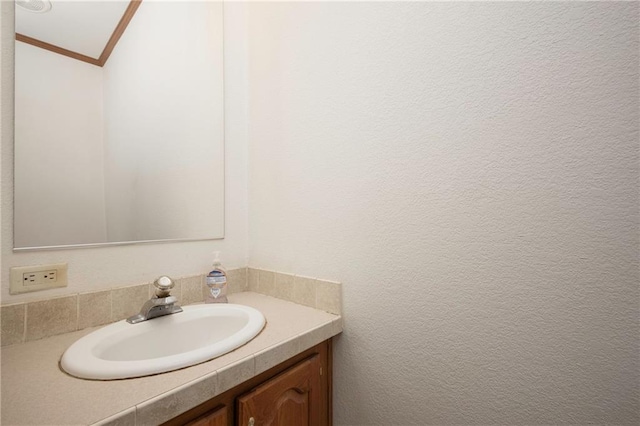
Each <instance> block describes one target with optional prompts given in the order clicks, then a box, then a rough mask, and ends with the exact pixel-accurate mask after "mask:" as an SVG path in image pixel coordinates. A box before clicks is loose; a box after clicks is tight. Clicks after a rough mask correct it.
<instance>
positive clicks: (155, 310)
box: [127, 275, 182, 324]
mask: <svg viewBox="0 0 640 426" xmlns="http://www.w3.org/2000/svg"><path fill="white" fill-rule="evenodd" d="M153 285H154V286H155V287H156V295H155V296H154V297H152V298H151V299H149V300H147V301H146V302H145V303H144V305H143V306H142V309H140V313H139V314H137V315H134V316H132V317H129V318H127V322H128V323H130V324H137V323H139V322H142V321H146V320H150V319H152V318H157V317H162V316H165V315H171V314H177V313H178V312H182V308H181V307H180V306H179V305H178V303H177V302H178V299H176V298H175V297H174V296H171V295H170V294H169V293H171V289H172V288H173V287H174V286H175V283H174V282H173V280H172V279H171V278H169V277H167V276H165V275H163V276H161V277H160V278H158V279H157V280H155V281H154V282H153Z"/></svg>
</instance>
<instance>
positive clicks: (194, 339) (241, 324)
mask: <svg viewBox="0 0 640 426" xmlns="http://www.w3.org/2000/svg"><path fill="white" fill-rule="evenodd" d="M182 309H183V311H182V312H180V313H177V314H172V315H167V316H163V317H159V318H154V319H151V320H148V321H144V322H141V323H138V324H129V323H128V322H126V321H125V320H122V321H120V322H117V323H114V324H111V325H108V326H106V327H103V328H101V329H99V330H96V331H94V332H93V333H90V334H87V335H86V336H84V337H82V338H81V339H79V340H78V341H76V342H75V343H73V344H72V345H71V346H70V347H69V349H67V350H66V351H65V353H64V355H62V360H61V361H60V365H61V366H62V369H63V370H64V371H66V372H67V373H69V374H71V375H72V376H76V377H80V378H83V379H98V380H112V379H125V378H130V377H140V376H148V375H150V374H157V373H164V372H167V371H171V370H176V369H179V368H183V367H188V366H190V365H194V364H198V363H200V362H204V361H207V360H210V359H213V358H216V357H218V356H220V355H224V354H225V353H227V352H230V351H232V350H234V349H236V348H238V347H239V346H242V345H244V344H245V343H247V342H248V341H250V340H251V339H253V338H254V337H255V336H257V335H258V333H260V331H261V330H262V328H263V327H264V324H265V319H264V315H262V313H261V312H260V311H258V310H256V309H253V308H250V307H248V306H243V305H234V304H226V303H225V304H208V305H193V306H183V308H182Z"/></svg>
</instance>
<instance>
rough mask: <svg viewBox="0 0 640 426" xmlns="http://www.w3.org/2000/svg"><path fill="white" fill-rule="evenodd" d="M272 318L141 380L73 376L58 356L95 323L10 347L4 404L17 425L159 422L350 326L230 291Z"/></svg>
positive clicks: (8, 421) (5, 352) (5, 355)
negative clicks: (232, 342) (242, 339)
mask: <svg viewBox="0 0 640 426" xmlns="http://www.w3.org/2000/svg"><path fill="white" fill-rule="evenodd" d="M229 301H230V302H231V303H237V304H241V305H247V306H251V307H254V308H256V309H258V310H259V311H261V312H262V313H263V314H264V316H265V318H266V320H267V325H266V326H265V328H264V329H263V330H262V332H261V333H260V334H259V335H258V336H257V337H255V338H254V339H253V340H251V341H250V342H249V343H247V344H246V345H244V346H242V347H240V348H238V349H236V350H234V351H232V352H229V353H228V354H226V355H223V356H221V357H218V358H216V359H213V360H211V361H207V362H204V363H201V364H198V365H194V366H192V367H187V368H183V369H180V370H176V371H172V372H168V373H163V374H158V375H154V376H148V377H140V378H136V379H123V380H110V381H96V380H84V379H77V378H75V377H71V376H69V375H68V374H66V373H64V372H63V371H61V370H60V368H59V366H58V363H59V361H60V357H61V356H62V354H63V353H64V351H65V350H66V349H67V348H68V347H69V346H70V345H71V344H72V343H73V342H75V341H76V340H78V339H79V338H80V337H82V336H84V335H86V334H88V333H90V332H92V331H94V330H96V328H89V329H85V330H81V331H76V332H73V333H67V334H61V335H58V336H54V337H49V338H46V339H42V340H36V341H32V342H27V343H22V344H17V345H13V346H8V347H5V348H2V370H1V373H2V379H1V383H0V385H1V386H2V394H1V398H2V407H1V408H2V410H1V421H0V423H1V424H2V425H5V426H9V425H91V424H100V425H104V424H113V425H116V424H117V425H157V424H159V423H162V422H164V421H167V420H169V419H171V418H173V417H175V416H177V415H178V414H181V413H183V412H185V411H187V410H189V409H191V408H193V407H195V406H197V405H199V404H201V403H203V402H205V401H207V400H209V399H211V398H213V397H214V396H216V395H219V394H221V393H222V392H224V391H226V390H228V389H231V388H232V387H234V386H236V385H238V384H240V383H242V382H244V381H246V380H248V379H250V378H251V377H253V376H255V375H258V374H260V373H262V372H263V371H266V370H268V369H269V368H271V367H274V366H276V365H278V364H279V363H281V362H283V361H285V360H287V359H289V358H291V357H292V356H294V355H296V354H298V353H300V352H302V351H304V350H306V349H308V348H310V347H312V346H315V345H316V344H318V343H320V342H322V341H324V340H326V339H328V338H330V337H332V336H335V335H336V334H338V333H340V332H341V331H342V318H341V317H340V316H339V315H333V314H329V313H327V312H323V311H320V310H318V309H313V308H309V307H306V306H301V305H297V304H295V303H292V302H287V301H284V300H280V299H276V298H274V297H270V296H265V295H262V294H258V293H252V292H244V293H236V294H232V295H230V296H229Z"/></svg>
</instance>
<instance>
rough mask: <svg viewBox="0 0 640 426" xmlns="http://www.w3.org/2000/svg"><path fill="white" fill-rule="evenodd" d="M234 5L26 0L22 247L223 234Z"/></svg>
mask: <svg viewBox="0 0 640 426" xmlns="http://www.w3.org/2000/svg"><path fill="white" fill-rule="evenodd" d="M222 8H223V6H222V3H221V2H211V1H202V2H195V1H153V0H144V1H141V0H133V1H128V0H127V1H122V0H115V1H108V0H106V1H105V0H102V1H93V0H83V1H68V0H67V1H59V0H51V1H49V0H16V16H15V17H16V42H15V151H14V155H15V158H14V160H15V161H14V163H15V178H14V179H15V181H14V249H15V250H23V249H34V248H40V249H42V248H54V247H65V248H66V247H70V246H87V245H102V244H118V243H131V242H141V241H144V242H146V241H165V240H199V239H215V238H222V237H223V236H224V141H223V138H224V133H223V132H224V126H223V124H224V117H223V27H222V22H223V9H222Z"/></svg>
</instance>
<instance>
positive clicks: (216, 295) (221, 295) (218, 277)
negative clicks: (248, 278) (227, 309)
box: [205, 251, 228, 303]
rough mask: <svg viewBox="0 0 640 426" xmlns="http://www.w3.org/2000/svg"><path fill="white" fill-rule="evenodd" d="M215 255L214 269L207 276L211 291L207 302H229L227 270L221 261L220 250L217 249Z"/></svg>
mask: <svg viewBox="0 0 640 426" xmlns="http://www.w3.org/2000/svg"><path fill="white" fill-rule="evenodd" d="M213 255H214V259H213V270H212V271H211V272H209V274H207V277H206V284H207V287H208V288H209V292H208V294H207V298H206V300H205V303H227V302H228V300H227V272H226V271H225V270H224V268H223V267H222V262H220V252H219V251H216V252H214V253H213Z"/></svg>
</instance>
